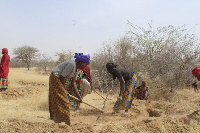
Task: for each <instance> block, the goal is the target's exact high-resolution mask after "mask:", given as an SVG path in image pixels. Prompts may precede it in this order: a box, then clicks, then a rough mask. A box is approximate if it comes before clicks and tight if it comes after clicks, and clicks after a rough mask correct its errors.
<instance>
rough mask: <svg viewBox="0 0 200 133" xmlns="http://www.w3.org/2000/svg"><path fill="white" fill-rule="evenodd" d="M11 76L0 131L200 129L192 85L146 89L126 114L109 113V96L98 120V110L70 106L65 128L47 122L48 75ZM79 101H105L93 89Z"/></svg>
mask: <svg viewBox="0 0 200 133" xmlns="http://www.w3.org/2000/svg"><path fill="white" fill-rule="evenodd" d="M13 73H17V72H15V71H13ZM27 74H28V75H30V73H28V72H27ZM11 77H12V75H11ZM11 77H10V88H9V89H8V90H7V91H5V92H1V93H0V116H1V117H0V132H1V133H68V132H70V133H79V132H83V133H91V132H92V133H107V132H108V133H110V132H115V133H133V132H135V133H160V132H162V133H179V132H180V133H189V132H191V133H200V112H198V111H197V108H198V107H199V105H200V93H195V92H194V91H193V90H192V89H183V90H176V91H175V92H174V93H170V92H169V91H168V90H163V89H159V88H156V89H154V88H151V90H150V98H149V101H147V102H146V101H141V100H134V101H133V106H132V108H131V109H130V111H129V115H128V116H127V117H121V113H123V112H121V113H119V114H115V115H112V114H111V112H112V107H113V105H114V102H115V100H116V96H115V95H113V94H111V95H109V100H108V101H107V103H106V107H105V111H104V113H103V114H102V116H101V117H100V119H99V120H98V121H96V119H97V118H98V116H99V114H100V112H99V111H98V110H96V109H94V108H92V107H90V106H88V105H86V104H83V103H82V104H81V108H82V110H80V111H73V110H71V113H70V114H71V126H68V125H65V124H64V123H54V122H53V121H51V120H49V111H48V100H47V99H48V76H44V77H43V78H42V79H44V80H43V81H42V80H41V79H40V80H39V81H40V82H39V81H33V78H32V79H31V80H30V81H29V80H27V78H26V79H20V78H19V77H14V78H11ZM27 77H28V76H27ZM17 79H18V80H17ZM37 79H38V77H37ZM14 84H15V85H14ZM16 84H18V85H16ZM105 95H106V94H104V96H105ZM83 101H85V102H87V103H90V104H92V105H94V106H96V107H98V108H102V107H103V105H102V103H103V101H104V100H103V99H102V98H101V97H100V96H99V95H97V94H96V93H95V92H92V93H91V94H88V95H87V96H86V97H84V99H83Z"/></svg>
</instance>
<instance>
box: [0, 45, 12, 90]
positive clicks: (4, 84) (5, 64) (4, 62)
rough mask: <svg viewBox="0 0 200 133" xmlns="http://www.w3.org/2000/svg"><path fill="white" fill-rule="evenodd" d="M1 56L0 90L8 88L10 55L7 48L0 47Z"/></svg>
mask: <svg viewBox="0 0 200 133" xmlns="http://www.w3.org/2000/svg"><path fill="white" fill-rule="evenodd" d="M2 54H3V57H2V58H1V64H0V78H1V79H0V80H1V81H0V91H5V90H6V89H7V88H8V73H9V62H10V56H9V55H8V49H7V48H3V49H2Z"/></svg>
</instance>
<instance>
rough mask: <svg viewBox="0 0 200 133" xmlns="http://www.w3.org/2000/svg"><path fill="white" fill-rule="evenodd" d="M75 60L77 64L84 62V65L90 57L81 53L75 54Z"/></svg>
mask: <svg viewBox="0 0 200 133" xmlns="http://www.w3.org/2000/svg"><path fill="white" fill-rule="evenodd" d="M74 58H76V59H75V62H79V61H82V62H85V63H90V55H89V54H88V55H84V54H83V53H75V56H74Z"/></svg>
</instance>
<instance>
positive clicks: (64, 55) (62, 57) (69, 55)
mask: <svg viewBox="0 0 200 133" xmlns="http://www.w3.org/2000/svg"><path fill="white" fill-rule="evenodd" d="M55 55H56V56H57V57H58V60H57V61H56V65H58V64H60V63H62V62H64V61H66V60H71V59H73V58H74V52H73V51H72V50H68V51H67V52H66V51H64V50H62V51H61V52H57V53H56V54H55Z"/></svg>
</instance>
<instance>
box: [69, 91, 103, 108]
mask: <svg viewBox="0 0 200 133" xmlns="http://www.w3.org/2000/svg"><path fill="white" fill-rule="evenodd" d="M68 96H69V97H71V98H74V99H76V100H78V101H80V99H78V98H77V97H75V96H72V95H70V94H69V93H68ZM82 103H84V104H86V105H88V106H90V107H93V108H95V109H97V110H99V111H101V109H99V108H97V107H95V106H93V105H91V104H89V103H86V102H84V101H82Z"/></svg>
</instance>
